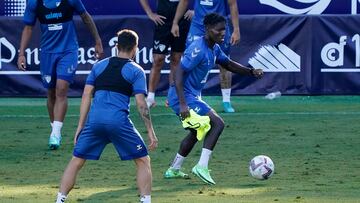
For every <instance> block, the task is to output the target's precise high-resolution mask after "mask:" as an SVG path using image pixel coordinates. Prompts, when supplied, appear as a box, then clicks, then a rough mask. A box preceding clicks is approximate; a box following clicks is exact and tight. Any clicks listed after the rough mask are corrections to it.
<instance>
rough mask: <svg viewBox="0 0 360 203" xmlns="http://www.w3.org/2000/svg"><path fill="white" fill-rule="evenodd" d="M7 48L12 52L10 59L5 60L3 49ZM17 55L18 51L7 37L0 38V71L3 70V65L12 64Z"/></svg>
mask: <svg viewBox="0 0 360 203" xmlns="http://www.w3.org/2000/svg"><path fill="white" fill-rule="evenodd" d="M4 48H6V49H8V50H9V51H10V57H9V58H3V53H4V52H3V49H4ZM15 54H16V50H15V47H14V45H12V44H11V43H10V42H9V41H8V40H7V39H6V38H5V37H2V38H0V56H1V58H0V70H1V68H2V66H1V65H2V63H10V62H11V61H12V60H13V59H14V57H15Z"/></svg>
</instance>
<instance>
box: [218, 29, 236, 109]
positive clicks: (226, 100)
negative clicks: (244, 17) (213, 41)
mask: <svg viewBox="0 0 360 203" xmlns="http://www.w3.org/2000/svg"><path fill="white" fill-rule="evenodd" d="M228 25H231V23H228ZM230 40H231V29H230V26H226V32H225V38H224V42H223V43H222V44H221V49H222V51H224V53H225V54H227V55H229V54H230V46H231V44H230ZM219 69H220V86H221V94H222V98H223V107H224V112H226V113H233V112H235V110H234V108H233V107H232V106H231V101H230V96H231V80H232V73H231V72H230V71H227V70H226V69H225V68H223V67H221V66H219Z"/></svg>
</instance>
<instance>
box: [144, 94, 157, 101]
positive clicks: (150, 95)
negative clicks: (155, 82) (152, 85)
mask: <svg viewBox="0 0 360 203" xmlns="http://www.w3.org/2000/svg"><path fill="white" fill-rule="evenodd" d="M146 99H147V100H148V101H152V102H153V101H155V92H149V93H148V96H147V98H146Z"/></svg>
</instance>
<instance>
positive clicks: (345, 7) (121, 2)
mask: <svg viewBox="0 0 360 203" xmlns="http://www.w3.org/2000/svg"><path fill="white" fill-rule="evenodd" d="M193 1H203V2H205V3H208V2H211V1H214V0H190V4H191V5H192V2H193ZM26 2H27V1H26V0H0V16H22V15H23V12H24V10H25V6H26ZM82 2H83V3H84V5H85V7H86V8H87V10H88V11H89V13H90V14H92V15H144V14H145V13H144V11H143V9H142V8H141V6H140V3H139V1H138V0H136V1H125V0H106V1H101V3H99V1H94V0H93V1H91V0H83V1H82ZM156 2H157V0H149V3H150V4H151V6H152V7H153V8H155V7H156ZM237 3H238V7H239V14H291V15H298V14H315V15H317V14H358V13H359V10H360V8H359V6H360V1H359V0H237Z"/></svg>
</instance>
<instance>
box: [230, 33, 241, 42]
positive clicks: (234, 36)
mask: <svg viewBox="0 0 360 203" xmlns="http://www.w3.org/2000/svg"><path fill="white" fill-rule="evenodd" d="M239 42H240V31H239V30H235V31H234V32H233V33H232V34H231V39H230V43H231V45H232V46H233V45H235V44H238V43H239Z"/></svg>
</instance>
